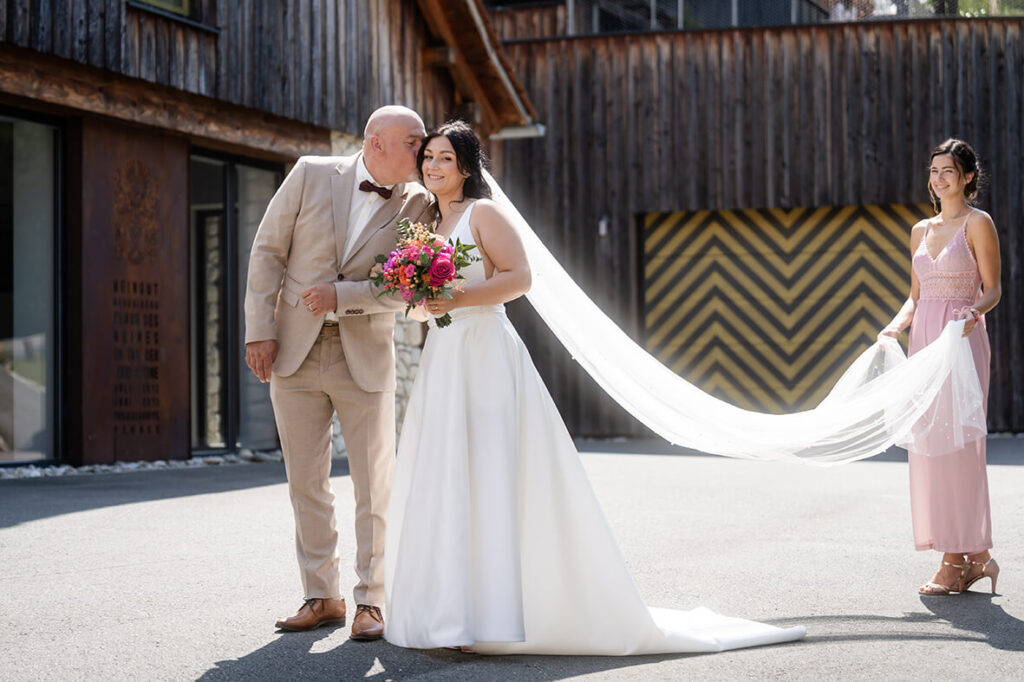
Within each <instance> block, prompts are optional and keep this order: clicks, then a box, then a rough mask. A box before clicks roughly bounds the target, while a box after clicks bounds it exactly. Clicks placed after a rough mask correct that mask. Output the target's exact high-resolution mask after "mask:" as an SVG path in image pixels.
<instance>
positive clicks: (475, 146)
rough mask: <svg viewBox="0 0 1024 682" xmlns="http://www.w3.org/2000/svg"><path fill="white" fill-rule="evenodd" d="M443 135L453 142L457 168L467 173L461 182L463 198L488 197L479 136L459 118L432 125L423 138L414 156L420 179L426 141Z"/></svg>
mask: <svg viewBox="0 0 1024 682" xmlns="http://www.w3.org/2000/svg"><path fill="white" fill-rule="evenodd" d="M442 135H443V136H445V137H447V138H448V141H449V142H451V143H452V149H454V150H455V161H456V163H457V164H458V166H459V170H460V171H462V172H463V173H466V174H467V177H466V182H465V184H464V185H463V186H462V196H463V201H465V200H466V199H490V198H491V188H490V187H488V186H487V180H485V179H484V166H485V165H486V163H487V157H486V156H485V155H484V150H483V146H482V145H481V144H480V138H479V137H477V134H476V132H474V131H473V129H472V128H471V127H470V125H469V124H468V123H466V122H465V121H460V120H458V119H456V120H453V121H448V122H447V123H445V124H444V125H442V126H441V127H439V128H435V129H434V130H432V131H430V132H429V133H428V134H427V136H426V137H425V138H424V139H423V145H422V146H421V147H420V153H419V154H418V155H417V157H416V168H417V169H418V170H419V172H420V180H422V179H423V155H424V154H425V153H426V151H427V144H429V143H430V141H431V140H433V139H434V138H435V137H441V136H442Z"/></svg>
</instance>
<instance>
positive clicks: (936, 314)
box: [910, 218, 992, 554]
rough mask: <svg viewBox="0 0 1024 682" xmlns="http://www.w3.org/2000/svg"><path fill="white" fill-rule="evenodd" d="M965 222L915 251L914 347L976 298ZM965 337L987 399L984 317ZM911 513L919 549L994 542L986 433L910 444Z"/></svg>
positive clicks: (963, 548)
mask: <svg viewBox="0 0 1024 682" xmlns="http://www.w3.org/2000/svg"><path fill="white" fill-rule="evenodd" d="M966 223H967V219H966V218H965V219H964V225H961V226H960V229H959V230H957V232H956V234H955V235H954V236H953V239H952V240H951V241H950V242H949V244H948V245H947V246H946V247H945V248H943V249H942V251H940V252H939V254H938V256H937V257H936V258H934V259H933V258H932V257H931V255H930V254H929V253H928V249H927V247H926V246H925V239H922V240H921V243H920V245H918V247H917V251H916V252H915V253H914V258H913V268H914V272H915V273H916V274H917V278H918V281H919V282H920V285H921V291H920V297H919V298H918V301H917V309H916V311H915V312H914V321H913V324H912V325H911V327H910V354H911V355H913V354H914V353H916V352H917V351H919V350H921V349H922V348H924V347H925V346H926V345H928V344H929V343H931V342H932V341H934V340H935V339H936V338H937V337H938V336H939V334H940V333H941V332H942V329H943V327H945V325H946V323H947V322H948V321H949V320H952V319H955V317H956V315H955V314H954V312H953V311H954V310H956V309H958V308H963V307H964V306H971V305H974V303H975V301H977V299H978V296H979V295H980V293H981V274H980V273H979V272H978V263H977V261H975V260H974V255H973V254H972V253H971V249H970V247H969V246H968V245H967V235H966V234H965V226H966ZM929 229H930V228H929ZM925 234H926V236H927V233H925ZM968 339H969V341H970V344H971V351H972V353H973V355H974V366H975V367H976V368H977V370H978V379H979V380H980V381H981V390H982V393H983V395H984V399H985V402H986V404H987V402H988V384H989V360H990V357H991V351H990V349H989V343H988V334H987V332H986V331H985V320H984V318H982V320H981V321H980V322H979V323H978V325H977V327H975V329H974V331H973V332H972V333H971V334H970V336H969V337H968ZM910 513H911V517H912V519H913V525H914V546H915V547H916V548H917V549H919V550H924V549H934V550H937V551H939V552H950V553H962V554H976V553H978V552H983V551H985V550H986V549H991V547H992V521H991V518H990V514H989V500H988V476H987V474H986V472H985V439H984V438H983V439H981V440H978V441H975V442H973V443H970V444H969V445H967V447H965V448H963V449H962V450H959V451H957V452H953V453H949V454H945V455H938V456H935V457H929V456H927V455H926V454H925V453H922V452H911V453H910Z"/></svg>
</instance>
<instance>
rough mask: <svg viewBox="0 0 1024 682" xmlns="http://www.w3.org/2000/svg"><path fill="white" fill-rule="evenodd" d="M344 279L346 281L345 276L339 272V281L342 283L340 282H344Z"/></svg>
mask: <svg viewBox="0 0 1024 682" xmlns="http://www.w3.org/2000/svg"><path fill="white" fill-rule="evenodd" d="M343 279H345V275H343V274H341V273H340V272H339V273H338V280H339V281H340V280H343Z"/></svg>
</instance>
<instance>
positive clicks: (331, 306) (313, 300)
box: [302, 282, 338, 316]
mask: <svg viewBox="0 0 1024 682" xmlns="http://www.w3.org/2000/svg"><path fill="white" fill-rule="evenodd" d="M302 305H304V306H306V310H308V311H309V312H311V313H313V314H314V315H316V316H320V315H323V314H324V313H333V312H334V311H335V310H337V309H338V292H337V291H336V290H335V289H334V282H323V283H321V284H314V285H313V286H311V287H310V288H308V289H306V290H305V291H303V292H302Z"/></svg>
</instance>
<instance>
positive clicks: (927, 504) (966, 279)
mask: <svg viewBox="0 0 1024 682" xmlns="http://www.w3.org/2000/svg"><path fill="white" fill-rule="evenodd" d="M928 172H929V179H928V191H929V194H930V195H931V198H932V205H933V206H934V207H935V211H936V215H935V217H933V218H929V219H927V220H922V221H921V222H919V223H918V224H917V225H915V226H914V229H913V231H912V232H911V235H910V251H911V258H912V262H913V267H912V269H911V276H910V297H909V298H908V299H907V300H906V302H905V303H904V304H903V307H902V308H901V309H900V311H899V313H897V314H896V317H894V318H893V320H892V322H890V323H889V324H888V326H886V328H885V329H883V330H882V332H881V333H882V334H885V335H888V336H898V335H899V333H900V331H902V330H903V329H904V328H906V327H907V326H908V325H910V354H911V355H913V354H914V353H916V352H917V351H919V350H921V349H922V348H924V347H925V346H926V345H928V344H929V343H931V342H932V341H933V340H935V339H936V338H937V337H938V336H939V334H940V333H941V332H942V329H943V328H944V327H945V326H946V323H947V322H949V321H950V320H958V319H965V320H967V322H966V325H965V327H964V335H965V336H967V337H968V339H969V340H970V344H971V350H972V352H973V355H974V365H975V367H976V368H977V370H978V379H979V380H980V382H981V389H982V393H983V395H984V396H985V400H986V401H987V400H988V384H989V359H990V356H991V351H990V349H989V343H988V334H987V332H986V331H985V317H984V316H985V313H987V312H988V311H990V310H992V308H994V307H995V306H996V303H998V302H999V297H1000V295H1001V293H1002V292H1001V289H1000V284H999V279H1000V276H999V239H998V237H997V235H996V228H995V225H994V224H993V223H992V219H991V218H990V217H989V215H988V214H987V213H985V212H984V211H981V210H978V209H976V208H974V207H973V206H971V202H972V201H973V199H974V198H975V196H977V192H978V179H979V176H980V175H981V168H980V167H979V165H978V158H977V155H976V154H975V153H974V150H973V149H972V148H971V146H970V145H968V144H967V143H966V142H963V141H961V140H954V139H951V140H946V141H945V142H943V143H942V144H940V145H939V146H938V147H936V148H935V149H934V150H932V155H931V164H930V167H929V171H928ZM910 510H911V517H912V519H913V526H914V546H915V547H916V548H917V549H918V550H925V549H933V550H936V551H939V552H942V553H943V556H942V563H941V564H940V565H939V570H938V571H936V572H935V575H934V576H933V577H932V579H931V580H930V581H929V582H927V583H925V584H924V585H922V586H921V588H920V589H919V590H918V591H919V592H920V593H921V594H924V595H946V594H949V593H951V592H965V591H966V590H967V589H968V588H969V587H970V586H971V585H973V584H974V583H975V582H977V581H978V580H981V579H982V578H989V579H990V580H991V582H992V585H991V586H992V592H993V593H995V591H996V579H997V577H998V576H999V565H998V564H997V563H996V561H995V559H993V558H992V556H991V554H989V550H990V549H991V548H992V523H991V519H990V514H989V500H988V477H987V475H986V473H985V439H984V438H982V439H980V440H977V441H975V442H973V443H969V444H967V445H966V446H965V447H964V448H963V449H961V450H958V451H955V452H953V453H946V454H936V455H932V454H931V453H926V452H910Z"/></svg>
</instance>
